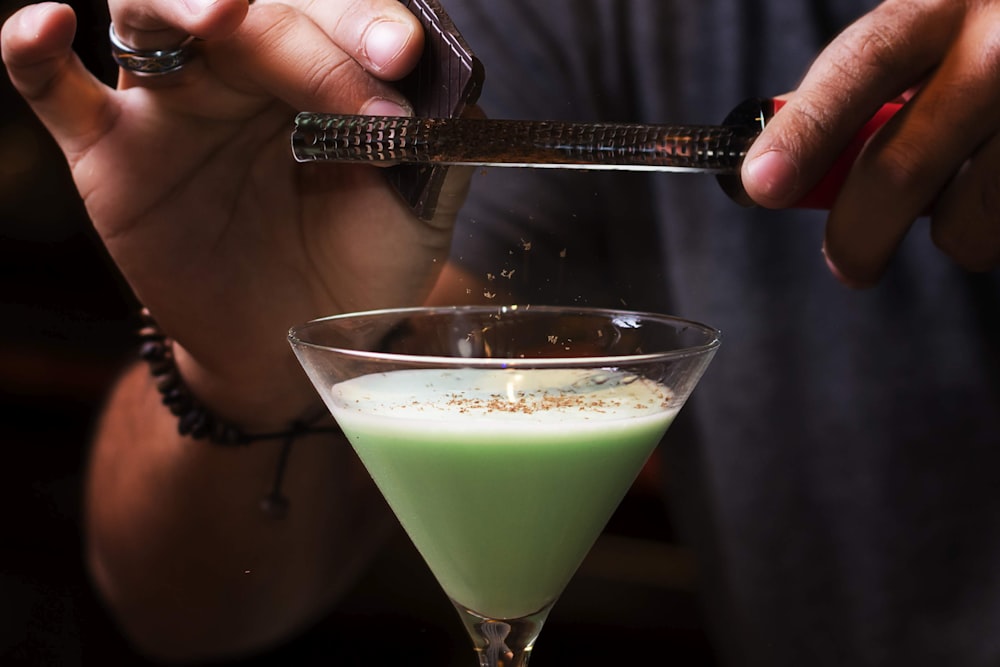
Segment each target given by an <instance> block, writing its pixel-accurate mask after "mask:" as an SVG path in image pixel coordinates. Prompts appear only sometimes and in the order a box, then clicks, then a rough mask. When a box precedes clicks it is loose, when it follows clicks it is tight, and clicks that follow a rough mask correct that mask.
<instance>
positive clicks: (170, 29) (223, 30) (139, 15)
mask: <svg viewBox="0 0 1000 667" xmlns="http://www.w3.org/2000/svg"><path fill="white" fill-rule="evenodd" d="M248 7H249V4H248V2H247V0H215V1H213V0H184V1H183V2H177V1H176V0H109V2H108V10H109V12H110V14H111V22H112V24H113V25H114V30H115V34H117V35H118V37H119V39H120V40H121V41H122V42H123V43H125V44H127V45H128V46H130V47H132V48H133V49H139V50H156V49H172V48H174V47H176V46H177V45H178V44H180V43H181V42H183V41H184V40H185V39H187V37H188V36H192V35H193V36H194V37H197V38H199V39H206V40H207V39H218V38H221V37H225V36H227V35H230V34H232V32H233V31H234V30H236V28H237V27H238V26H239V24H240V22H242V21H243V18H244V16H246V13H247V8H248Z"/></svg>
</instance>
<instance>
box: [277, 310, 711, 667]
mask: <svg viewBox="0 0 1000 667" xmlns="http://www.w3.org/2000/svg"><path fill="white" fill-rule="evenodd" d="M289 340H290V342H291V344H292V347H293V349H294V350H295V353H296V355H297V357H298V359H299V361H300V362H301V363H302V366H303V368H304V369H305V370H306V372H307V373H308V375H309V377H310V379H311V380H312V382H313V384H314V385H315V386H316V388H317V390H318V391H319V393H320V395H321V396H322V398H323V400H324V401H325V402H326V404H327V406H328V407H329V408H330V411H331V412H332V413H333V415H334V417H335V418H336V419H337V421H338V423H339V424H340V426H341V428H343V430H344V432H345V434H347V436H348V438H349V439H350V440H351V443H352V444H353V446H354V449H355V451H356V452H357V453H358V456H359V457H360V458H361V460H362V461H363V462H364V464H365V466H366V467H367V469H368V471H369V473H370V474H371V476H372V478H373V479H374V480H375V482H376V484H377V485H378V487H379V489H380V490H381V491H382V493H383V495H384V496H385V498H386V500H387V501H388V503H389V505H390V506H391V507H392V509H393V511H394V512H395V513H396V516H397V517H398V518H399V520H400V522H401V523H402V525H403V527H404V528H405V529H406V531H407V533H408V534H409V536H410V538H411V539H412V540H413V542H414V544H415V545H416V546H417V548H418V550H419V551H420V553H421V554H422V555H423V557H424V559H425V560H426V562H427V564H428V565H429V567H430V568H431V570H432V571H433V572H434V574H435V576H436V577H437V579H438V581H439V582H440V584H441V586H442V587H443V588H444V590H445V592H446V593H447V594H448V596H449V597H450V598H451V600H452V602H453V603H454V604H455V607H456V609H457V610H458V612H459V615H460V616H461V618H462V621H463V623H464V624H465V626H466V629H467V630H468V631H469V634H470V636H471V637H472V639H473V644H474V647H475V649H476V651H477V653H478V654H479V660H480V665H481V666H483V667H499V666H500V665H503V666H504V667H518V666H520V667H523V666H524V665H526V664H527V661H528V657H529V656H530V654H531V649H532V647H533V646H534V642H535V639H536V638H537V636H538V633H539V632H540V630H541V627H542V624H543V623H544V621H545V618H546V616H547V615H548V612H549V610H550V609H551V608H552V605H553V603H554V602H555V600H556V598H557V597H558V596H559V594H560V593H561V592H562V590H563V588H564V587H565V585H566V583H567V581H568V580H569V579H570V577H572V575H573V573H574V572H575V571H576V569H577V567H578V566H579V564H580V562H581V560H582V559H583V558H584V556H585V555H586V553H587V550H588V549H589V548H590V546H591V545H592V544H593V542H594V540H595V539H596V537H597V536H598V534H599V533H600V531H601V529H602V528H603V527H604V525H605V523H606V522H607V520H608V518H609V517H610V516H611V514H612V513H613V512H614V510H615V508H616V507H617V505H618V503H619V501H620V500H621V498H622V496H623V495H624V494H625V492H626V491H627V490H628V487H629V485H630V484H631V483H632V481H633V480H634V479H635V477H636V475H637V474H638V473H639V471H640V469H641V468H642V465H643V463H644V462H645V461H646V459H647V458H648V456H649V454H650V452H651V451H652V450H653V448H654V447H655V446H656V444H657V443H658V442H659V441H660V439H661V437H662V436H663V434H664V432H665V431H666V430H667V428H668V427H669V425H670V423H671V422H672V421H673V419H674V416H675V415H676V414H677V411H678V410H680V409H681V407H682V406H683V405H684V402H685V401H686V400H687V398H688V396H689V395H690V393H691V391H692V390H693V389H694V387H695V385H696V384H697V382H698V379H699V378H700V377H701V375H702V373H703V372H704V370H705V368H706V367H707V365H708V363H709V361H710V360H711V358H712V356H713V355H714V353H715V350H716V349H717V347H718V345H719V336H718V332H717V331H715V330H714V329H711V328H710V327H706V326H703V325H700V324H697V323H694V322H690V321H686V320H680V319H676V318H670V317H666V316H661V315H653V314H645V313H635V312H627V311H615V310H599V309H586V308H557V307H517V306H510V307H503V308H496V307H468V308H439V309H434V308H414V309H397V310H384V311H376V312H370V313H356V314H349V315H341V316H336V317H332V318H326V319H324V320H316V321H314V322H310V323H307V324H305V325H303V326H301V327H296V328H295V329H293V330H292V331H291V332H290V333H289Z"/></svg>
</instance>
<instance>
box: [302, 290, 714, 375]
mask: <svg viewBox="0 0 1000 667" xmlns="http://www.w3.org/2000/svg"><path fill="white" fill-rule="evenodd" d="M456 312H468V313H484V312H496V313H498V314H501V315H505V314H511V315H514V314H517V313H521V312H541V313H552V314H565V315H569V314H571V313H580V314H586V315H598V316H599V315H605V316H609V317H610V316H614V317H617V318H618V319H619V320H621V323H622V325H623V326H624V328H634V326H635V323H634V322H633V323H629V322H628V321H627V318H629V317H633V318H643V319H646V320H658V321H661V322H667V323H670V324H674V325H680V326H684V327H690V328H692V329H695V330H698V331H700V332H702V333H703V334H706V337H707V338H708V342H705V343H702V344H699V345H684V346H682V347H674V348H669V349H665V350H661V351H657V352H643V353H636V354H614V355H598V356H570V357H531V358H521V357H484V356H469V357H457V356H450V357H449V356H435V355H423V354H412V353H398V352H381V351H373V350H367V349H363V348H361V347H357V348H353V347H343V346H338V345H324V344H321V343H315V342H310V341H308V340H306V339H304V338H303V334H304V333H305V332H306V331H307V330H309V329H311V328H314V327H318V326H321V325H323V324H326V323H329V322H333V321H346V320H360V319H363V318H366V317H367V318H371V317H382V316H386V315H395V316H398V317H400V318H405V317H406V316H407V315H428V314H434V313H439V314H447V313H456ZM288 339H289V341H290V342H291V343H293V344H295V345H300V346H304V347H309V348H313V349H317V350H328V351H331V352H337V353H339V354H342V355H344V356H347V357H353V358H356V359H370V360H381V361H399V362H406V361H415V360H419V361H420V363H421V364H424V365H427V366H448V367H454V366H455V364H456V362H457V361H458V360H461V362H462V363H463V365H468V366H470V367H476V368H498V369H506V368H562V367H567V366H576V367H580V366H588V367H589V366H602V365H608V364H621V363H623V362H626V361H627V362H629V363H632V362H635V363H641V362H648V361H654V360H668V359H683V358H685V357H689V356H697V355H701V354H704V353H706V352H709V351H711V350H714V349H716V348H718V347H719V345H720V343H721V340H722V332H721V331H720V330H719V329H716V328H715V327H711V326H708V325H707V324H702V323H701V322H698V321H695V320H691V319H686V318H683V317H676V316H674V315H666V314H662V313H657V312H653V311H643V310H629V309H618V308H603V307H591V306H551V305H541V306H537V305H519V304H514V305H502V306H490V305H468V306H405V307H399V308H380V309H375V310H365V311H354V312H347V313H340V314H338V315H329V316H327V317H320V318H316V319H313V320H309V321H308V322H305V323H303V324H299V325H296V326H293V327H292V328H290V329H289V330H288Z"/></svg>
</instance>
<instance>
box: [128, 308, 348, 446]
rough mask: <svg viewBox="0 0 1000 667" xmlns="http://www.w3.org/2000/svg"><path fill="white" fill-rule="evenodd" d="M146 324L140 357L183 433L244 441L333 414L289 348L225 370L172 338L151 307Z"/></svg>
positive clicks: (229, 441) (221, 440) (145, 316)
mask: <svg viewBox="0 0 1000 667" xmlns="http://www.w3.org/2000/svg"><path fill="white" fill-rule="evenodd" d="M142 322H143V326H142V328H141V330H140V332H139V335H140V340H141V348H140V356H141V357H142V358H143V359H144V360H145V361H146V362H147V363H148V364H149V367H150V372H151V373H152V376H153V379H154V381H155V384H156V388H157V390H158V391H159V393H160V395H161V397H162V400H163V403H164V405H165V406H166V407H167V408H168V409H169V410H170V411H171V412H172V413H173V414H174V415H175V416H176V417H177V419H178V430H179V431H180V433H181V434H183V435H190V436H192V437H195V438H207V439H210V440H213V441H215V442H219V443H223V444H239V443H241V442H248V441H249V440H252V439H262V437H261V436H266V435H268V434H276V433H282V434H283V433H285V432H287V431H289V430H292V429H296V428H302V427H303V425H307V424H311V423H313V422H317V421H319V420H322V419H323V418H324V417H327V418H329V415H328V413H327V410H326V408H325V406H323V405H322V402H321V401H320V399H319V397H318V396H317V395H316V391H315V389H314V388H313V386H312V385H311V384H310V383H309V381H308V379H307V378H306V376H305V373H304V372H303V371H302V369H301V367H300V366H299V364H298V362H297V361H296V360H295V357H294V355H293V354H292V352H291V350H290V349H286V350H281V349H280V348H278V349H276V350H274V351H273V352H274V353H273V354H270V355H261V354H256V355H250V354H244V355H242V356H243V358H245V359H254V360H256V361H254V362H242V361H241V362H237V363H233V364H228V365H226V368H225V369H223V368H222V364H218V363H217V364H213V365H208V364H203V363H201V362H200V361H199V360H198V359H197V358H196V357H195V356H194V355H193V354H191V353H190V352H189V351H188V350H187V349H186V348H184V347H183V346H182V345H180V344H179V343H177V342H175V341H173V340H172V339H170V338H169V337H167V336H166V335H165V334H164V333H163V332H162V331H160V329H159V327H158V326H157V324H156V322H155V321H154V320H153V319H152V317H151V316H150V315H149V312H148V311H146V310H143V313H142ZM265 359H266V360H267V361H266V362H265ZM331 419H332V418H331ZM248 436H255V437H249V439H248Z"/></svg>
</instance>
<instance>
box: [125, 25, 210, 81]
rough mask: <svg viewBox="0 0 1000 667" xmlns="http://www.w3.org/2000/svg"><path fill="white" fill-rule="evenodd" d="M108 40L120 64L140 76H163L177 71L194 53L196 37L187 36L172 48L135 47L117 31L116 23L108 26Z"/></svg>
mask: <svg viewBox="0 0 1000 667" xmlns="http://www.w3.org/2000/svg"><path fill="white" fill-rule="evenodd" d="M108 40H109V41H110V42H111V57H112V58H114V60H115V62H116V63H118V66H119V67H121V68H122V69H124V70H128V71H129V72H132V73H134V74H138V75H140V76H161V75H163V74H170V73H171V72H176V71H178V70H179V69H181V68H182V67H184V65H185V64H187V62H188V61H189V60H191V58H192V56H193V55H194V49H193V48H192V44H193V42H194V37H188V38H186V39H185V40H184V41H183V42H181V43H180V44H178V45H177V46H176V47H174V48H172V49H156V50H142V49H133V48H132V47H131V46H129V45H128V44H125V43H124V42H123V41H122V40H121V38H120V37H119V36H118V33H116V32H115V24H114V23H112V24H110V25H109V26H108Z"/></svg>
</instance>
